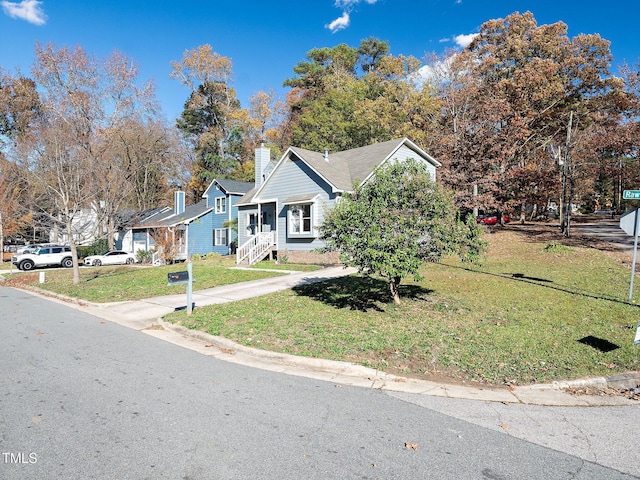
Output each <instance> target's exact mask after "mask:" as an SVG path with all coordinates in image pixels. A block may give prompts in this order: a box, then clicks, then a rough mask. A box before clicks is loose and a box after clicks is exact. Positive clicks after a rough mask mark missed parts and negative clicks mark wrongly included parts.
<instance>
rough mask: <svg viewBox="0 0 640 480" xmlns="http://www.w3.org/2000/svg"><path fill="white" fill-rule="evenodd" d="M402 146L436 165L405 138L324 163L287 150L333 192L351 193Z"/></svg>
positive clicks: (248, 199)
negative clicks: (321, 179)
mask: <svg viewBox="0 0 640 480" xmlns="http://www.w3.org/2000/svg"><path fill="white" fill-rule="evenodd" d="M403 145H404V146H406V147H408V148H410V149H412V150H414V151H415V152H416V154H417V155H418V156H419V157H422V158H426V159H427V160H428V161H429V162H431V163H432V164H433V165H434V166H440V163H439V162H438V161H437V160H435V159H434V158H432V157H431V156H430V155H428V154H427V153H425V152H424V151H422V150H421V149H420V148H419V147H418V146H417V145H415V144H414V143H413V142H411V141H410V140H408V139H407V138H397V139H394V140H389V141H386V142H381V143H374V144H372V145H367V146H365V147H359V148H353V149H351V150H345V151H343V152H336V153H329V154H328V161H327V159H325V156H324V154H323V153H320V152H314V151H311V150H306V149H304V148H299V147H290V148H289V151H290V152H293V154H294V155H295V156H297V157H298V158H300V160H302V161H303V162H305V163H306V164H307V165H309V166H310V167H311V168H312V169H313V170H314V171H315V172H316V173H318V175H320V176H321V177H322V178H324V179H325V180H326V181H327V182H328V183H329V184H330V185H332V186H333V187H334V188H335V189H336V190H338V191H351V190H352V188H353V185H354V183H355V182H358V183H361V182H363V181H365V180H366V179H367V178H369V176H370V175H371V174H372V173H373V171H374V170H375V168H376V167H378V166H379V165H381V164H382V163H384V162H385V161H386V160H388V159H390V158H393V154H394V153H395V152H396V151H397V150H398V149H399V148H400V147H401V146H403ZM283 158H284V157H283ZM281 161H282V160H281ZM268 181H269V180H268V179H267V180H265V183H266V182H268ZM258 190H259V189H256V188H254V189H252V190H250V191H249V192H248V193H247V194H246V195H245V196H244V197H242V198H241V199H240V201H239V202H238V205H247V204H251V203H252V202H253V201H254V197H255V195H256V193H258Z"/></svg>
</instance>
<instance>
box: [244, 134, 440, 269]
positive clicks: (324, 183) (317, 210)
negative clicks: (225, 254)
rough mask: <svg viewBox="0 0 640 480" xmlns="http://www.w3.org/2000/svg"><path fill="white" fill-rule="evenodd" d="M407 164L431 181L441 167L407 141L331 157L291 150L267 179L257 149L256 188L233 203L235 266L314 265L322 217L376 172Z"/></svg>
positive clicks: (263, 154)
mask: <svg viewBox="0 0 640 480" xmlns="http://www.w3.org/2000/svg"><path fill="white" fill-rule="evenodd" d="M408 158H414V159H416V160H421V161H424V162H425V164H426V165H427V168H428V171H429V173H430V174H431V178H432V179H433V180H435V178H436V168H437V167H439V166H440V163H439V162H438V161H437V160H435V159H434V158H433V157H431V156H430V155H429V154H427V153H426V152H424V151H423V150H422V149H420V148H419V147H418V146H417V145H416V144H414V143H413V142H411V141H410V140H408V139H406V138H402V139H396V140H390V141H388V142H383V143H377V144H374V145H369V146H366V147H361V148H354V149H352V150H347V151H344V152H337V153H332V154H329V153H328V152H326V151H325V152H324V153H319V152H313V151H310V150H305V149H302V148H296V147H290V148H289V149H288V150H287V151H286V152H285V153H284V155H283V156H282V157H281V158H280V160H279V161H278V162H277V164H276V165H275V167H273V169H272V170H271V171H270V173H269V174H268V175H265V174H264V173H263V172H265V171H266V169H267V166H268V163H269V149H267V148H264V147H260V148H258V149H257V150H256V186H255V188H254V189H252V190H251V191H250V192H248V193H247V194H246V195H245V196H244V197H242V198H241V199H240V200H239V201H238V203H237V205H238V252H237V256H236V261H237V262H238V263H240V262H248V263H254V262H256V261H258V260H260V259H262V258H264V257H265V256H267V255H268V254H271V253H273V252H277V255H278V257H279V258H280V259H283V258H285V257H286V258H288V259H289V260H294V261H305V260H317V257H316V255H315V254H314V253H313V250H315V249H317V248H320V247H323V246H324V242H322V241H321V240H320V239H319V238H318V226H319V225H321V224H322V221H323V218H324V212H325V211H326V210H327V209H330V208H331V207H332V206H333V205H334V203H335V202H336V201H337V200H338V199H339V198H340V197H341V196H342V195H343V194H344V193H346V192H350V191H352V189H353V186H354V184H362V183H364V182H366V181H367V180H368V179H369V178H370V177H371V176H372V174H373V171H374V169H375V168H376V167H378V166H380V165H382V164H384V163H385V162H387V161H389V160H394V159H397V160H399V161H402V160H406V159H408Z"/></svg>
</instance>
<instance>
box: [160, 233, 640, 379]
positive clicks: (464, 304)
mask: <svg viewBox="0 0 640 480" xmlns="http://www.w3.org/2000/svg"><path fill="white" fill-rule="evenodd" d="M486 238H487V240H489V242H490V248H489V252H488V255H487V257H486V259H485V260H484V262H483V264H482V265H480V266H478V265H468V264H461V263H459V262H457V261H445V262H443V263H442V264H429V265H426V266H425V267H424V268H423V275H424V277H425V280H424V281H422V282H419V283H415V282H412V281H405V282H403V284H402V286H401V289H402V290H401V294H402V296H403V300H404V302H403V304H402V305H400V306H396V305H394V304H393V303H392V302H391V299H390V297H389V294H388V287H387V285H386V283H384V282H383V281H382V280H379V279H375V278H366V277H349V278H341V279H336V280H333V281H328V282H324V283H321V284H315V285H311V286H306V287H302V288H297V289H294V290H290V291H285V292H281V293H275V294H271V295H268V296H265V297H259V298H255V299H251V300H245V301H241V302H236V303H231V304H224V305H216V306H210V307H203V308H201V309H197V310H196V311H194V313H193V315H192V316H191V317H187V316H186V315H185V314H184V313H183V312H178V313H175V314H172V315H170V316H169V317H167V320H168V321H171V322H175V323H181V324H182V325H184V326H187V327H189V328H192V329H200V330H203V331H206V332H208V333H211V334H213V335H221V336H224V337H226V338H229V339H232V340H234V341H236V342H238V343H241V344H243V345H248V346H253V347H257V348H261V349H267V350H273V351H279V352H286V353H291V354H296V355H305V356H313V357H321V358H329V359H336V360H346V361H351V362H354V363H358V364H362V365H366V366H370V367H375V368H378V369H381V370H384V371H387V372H391V373H397V374H401V375H408V376H416V377H421V378H430V379H439V380H449V379H453V380H456V381H460V380H464V381H477V382H482V383H488V384H495V385H509V384H513V385H515V384H530V383H538V382H548V381H552V380H559V379H572V378H579V377H584V376H608V375H613V374H616V373H620V372H626V371H634V370H639V369H640V351H639V347H638V346H634V345H633V339H634V335H635V328H636V325H637V323H638V319H639V318H640V309H639V308H638V305H637V296H636V297H635V298H634V302H633V303H628V302H627V294H628V282H629V276H630V270H629V266H628V263H629V262H628V260H629V259H627V258H625V257H623V256H622V255H620V254H616V253H615V252H613V251H610V252H607V251H603V250H602V245H600V246H598V247H599V248H594V246H593V245H591V244H589V243H588V242H585V241H583V240H581V239H576V238H572V239H568V240H565V239H564V238H562V237H560V236H559V235H558V234H557V229H553V228H550V227H544V226H533V225H529V226H523V227H520V226H511V227H508V228H507V229H504V230H502V229H496V230H495V233H490V234H487V235H486ZM625 262H626V263H625Z"/></svg>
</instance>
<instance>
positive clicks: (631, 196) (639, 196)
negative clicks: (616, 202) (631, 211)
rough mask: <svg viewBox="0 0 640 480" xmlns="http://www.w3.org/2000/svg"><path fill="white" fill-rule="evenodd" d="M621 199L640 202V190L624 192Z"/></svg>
mask: <svg viewBox="0 0 640 480" xmlns="http://www.w3.org/2000/svg"><path fill="white" fill-rule="evenodd" d="M622 198H624V199H625V200H640V190H624V191H623V192H622Z"/></svg>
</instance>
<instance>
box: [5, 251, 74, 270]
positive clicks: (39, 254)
mask: <svg viewBox="0 0 640 480" xmlns="http://www.w3.org/2000/svg"><path fill="white" fill-rule="evenodd" d="M11 263H13V264H14V265H16V266H17V267H18V268H19V269H20V270H25V271H29V270H33V269H34V268H35V267H50V266H61V267H65V268H71V267H73V258H71V247H68V246H61V245H51V246H49V245H47V246H39V247H37V248H36V249H35V251H34V252H27V253H23V254H22V255H14V256H13V257H11Z"/></svg>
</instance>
